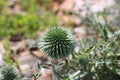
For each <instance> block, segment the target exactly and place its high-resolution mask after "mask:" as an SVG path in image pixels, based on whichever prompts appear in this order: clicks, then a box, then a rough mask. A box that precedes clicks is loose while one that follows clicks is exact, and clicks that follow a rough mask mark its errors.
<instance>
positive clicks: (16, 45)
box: [10, 40, 26, 53]
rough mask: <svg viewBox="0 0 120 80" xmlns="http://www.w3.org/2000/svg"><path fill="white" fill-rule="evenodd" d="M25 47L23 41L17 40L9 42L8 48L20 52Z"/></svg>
mask: <svg viewBox="0 0 120 80" xmlns="http://www.w3.org/2000/svg"><path fill="white" fill-rule="evenodd" d="M25 48H26V43H25V41H23V40H22V41H19V42H10V50H12V51H13V52H15V53H20V52H22V51H24V49H25Z"/></svg>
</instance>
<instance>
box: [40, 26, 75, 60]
mask: <svg viewBox="0 0 120 80" xmlns="http://www.w3.org/2000/svg"><path fill="white" fill-rule="evenodd" d="M39 44H40V47H41V48H42V50H43V52H44V53H46V54H47V55H48V56H50V57H51V58H53V59H58V58H64V57H66V56H68V55H69V54H71V53H73V51H74V39H73V37H72V34H71V33H70V32H69V31H68V30H66V29H65V28H63V27H53V28H51V29H50V30H48V31H47V32H46V33H45V34H44V35H43V37H42V39H41V41H40V43H39Z"/></svg>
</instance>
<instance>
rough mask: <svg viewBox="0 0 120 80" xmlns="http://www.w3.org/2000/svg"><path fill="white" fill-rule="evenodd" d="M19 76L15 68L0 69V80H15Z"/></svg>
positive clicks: (7, 66)
mask: <svg viewBox="0 0 120 80" xmlns="http://www.w3.org/2000/svg"><path fill="white" fill-rule="evenodd" d="M18 76H19V71H18V69H17V68H16V67H14V66H10V65H6V66H3V67H2V68H0V80H16V79H17V78H18Z"/></svg>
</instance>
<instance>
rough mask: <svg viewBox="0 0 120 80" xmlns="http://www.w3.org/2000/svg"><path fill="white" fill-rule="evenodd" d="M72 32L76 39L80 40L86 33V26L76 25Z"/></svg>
mask: <svg viewBox="0 0 120 80" xmlns="http://www.w3.org/2000/svg"><path fill="white" fill-rule="evenodd" d="M73 33H74V35H75V37H76V39H77V40H82V39H83V38H85V37H86V35H87V32H86V28H85V27H84V26H80V27H76V28H75V29H74V30H73Z"/></svg>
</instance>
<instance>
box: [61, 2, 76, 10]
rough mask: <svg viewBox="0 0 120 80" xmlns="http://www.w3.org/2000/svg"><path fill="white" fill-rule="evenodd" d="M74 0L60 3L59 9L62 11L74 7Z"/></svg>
mask: <svg viewBox="0 0 120 80" xmlns="http://www.w3.org/2000/svg"><path fill="white" fill-rule="evenodd" d="M74 3H75V0H65V1H64V2H63V3H62V4H61V5H60V10H62V11H71V10H72V9H73V7H74Z"/></svg>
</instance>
